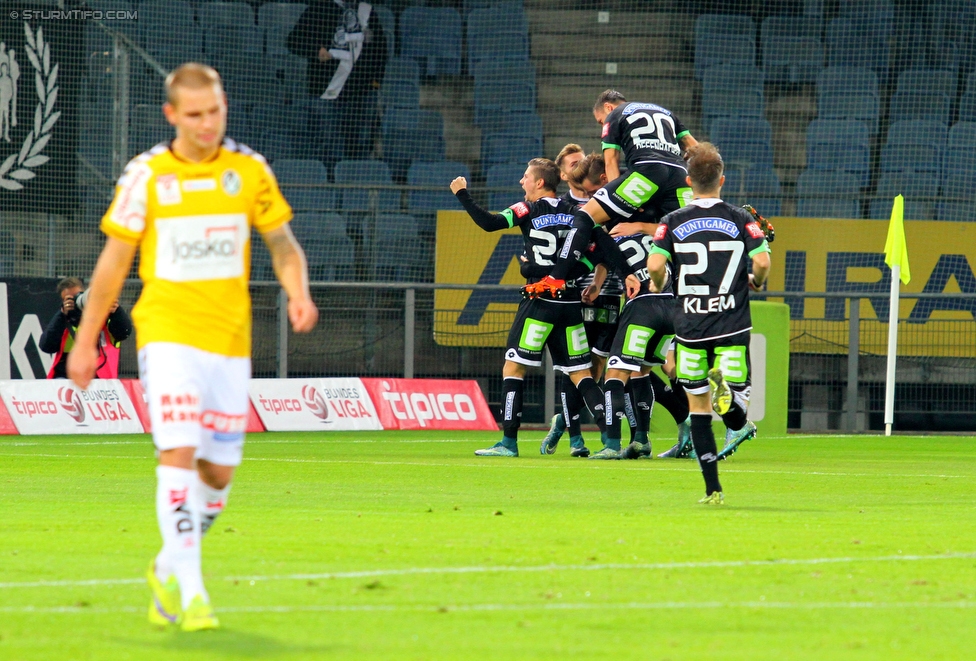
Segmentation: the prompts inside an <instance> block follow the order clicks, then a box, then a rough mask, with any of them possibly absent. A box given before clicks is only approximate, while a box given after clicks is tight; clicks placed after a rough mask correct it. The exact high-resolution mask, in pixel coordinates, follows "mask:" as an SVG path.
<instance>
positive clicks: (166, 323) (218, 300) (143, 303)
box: [101, 139, 292, 356]
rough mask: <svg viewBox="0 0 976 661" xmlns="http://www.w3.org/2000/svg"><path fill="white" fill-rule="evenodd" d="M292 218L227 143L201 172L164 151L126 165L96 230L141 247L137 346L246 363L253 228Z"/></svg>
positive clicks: (259, 160)
mask: <svg viewBox="0 0 976 661" xmlns="http://www.w3.org/2000/svg"><path fill="white" fill-rule="evenodd" d="M291 217H292V211H291V207H289V206H288V203H287V202H286V201H285V198H284V197H282V195H281V191H280V190H279V188H278V182H277V181H276V180H275V177H274V174H273V173H272V172H271V168H269V167H268V164H267V162H266V161H265V160H264V158H263V157H262V156H261V155H260V154H257V153H255V152H253V151H252V150H250V149H249V148H247V147H245V146H244V145H238V144H237V143H235V142H234V141H233V140H230V139H226V140H224V143H223V145H222V146H221V147H220V149H219V150H218V152H217V155H216V156H215V157H214V158H212V159H211V160H209V161H206V162H202V163H193V162H190V161H185V160H183V159H181V158H179V157H178V156H176V154H174V153H173V151H172V150H171V149H170V148H169V145H168V144H160V145H157V146H156V147H154V148H153V149H151V150H149V151H147V152H145V153H144V154H141V155H140V156H137V157H136V158H134V159H133V160H132V161H130V162H129V164H128V166H126V168H125V171H124V172H123V173H122V176H121V177H120V178H119V183H118V186H117V187H116V189H115V199H114V200H113V201H112V205H111V206H110V207H109V208H108V211H107V212H106V213H105V217H104V218H102V225H101V226H102V231H103V232H105V234H107V235H108V236H110V237H114V238H117V239H120V240H122V241H126V242H127V243H130V244H132V245H138V246H139V254H140V263H139V277H140V278H142V282H143V287H142V294H141V295H140V296H139V301H138V302H137V303H136V305H135V307H134V308H133V309H132V320H133V322H134V323H135V327H136V341H137V345H138V347H139V348H142V347H144V346H145V345H146V344H149V343H150V342H175V343H178V344H186V345H189V346H192V347H196V348H198V349H202V350H204V351H209V352H211V353H216V354H221V355H224V356H250V355H251V297H250V294H249V292H248V278H249V275H250V271H251V246H250V239H251V228H252V227H254V228H255V229H257V230H258V231H259V232H262V233H265V232H269V231H271V230H274V229H276V228H278V227H281V226H282V225H283V224H284V223H286V222H288V221H289V220H291Z"/></svg>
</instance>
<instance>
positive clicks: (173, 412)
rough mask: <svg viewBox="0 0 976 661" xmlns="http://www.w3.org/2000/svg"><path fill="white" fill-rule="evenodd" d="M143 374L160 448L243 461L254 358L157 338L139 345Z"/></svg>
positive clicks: (235, 463) (221, 460)
mask: <svg viewBox="0 0 976 661" xmlns="http://www.w3.org/2000/svg"><path fill="white" fill-rule="evenodd" d="M139 378H140V379H141V381H142V387H143V388H144V389H145V391H146V400H147V403H148V405H149V420H150V422H151V423H152V436H153V443H154V444H155V445H156V449H157V450H172V449H174V448H182V447H194V448H196V457H197V459H204V460H206V461H209V462H211V463H214V464H219V465H221V466H239V465H240V463H241V458H242V456H243V452H244V432H245V430H246V429H247V417H248V411H249V410H250V399H249V397H248V389H247V382H248V379H250V378H251V359H250V358H231V357H229V356H221V355H219V354H215V353H210V352H208V351H202V350H201V349H197V348H195V347H191V346H187V345H185V344H175V343H170V342H152V343H150V344H147V345H146V346H144V347H143V348H142V349H141V350H140V351H139Z"/></svg>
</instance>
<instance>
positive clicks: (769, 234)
mask: <svg viewBox="0 0 976 661" xmlns="http://www.w3.org/2000/svg"><path fill="white" fill-rule="evenodd" d="M742 208H743V209H745V210H746V211H748V212H749V215H751V216H752V217H753V218H755V219H756V223H758V225H759V229H761V230H762V232H763V234H764V235H765V236H766V241H768V242H769V243H772V242H773V240H774V239H775V238H776V228H774V227H773V224H772V223H771V222H769V221H768V220H766V219H765V218H763V217H762V216H761V215H759V212H758V211H756V209H755V207H753V206H752V205H751V204H743V205H742Z"/></svg>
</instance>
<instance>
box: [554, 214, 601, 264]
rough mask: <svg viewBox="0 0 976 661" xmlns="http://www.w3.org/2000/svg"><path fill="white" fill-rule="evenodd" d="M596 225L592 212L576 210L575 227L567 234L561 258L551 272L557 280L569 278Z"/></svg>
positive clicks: (560, 253)
mask: <svg viewBox="0 0 976 661" xmlns="http://www.w3.org/2000/svg"><path fill="white" fill-rule="evenodd" d="M594 225H595V223H594V222H593V219H592V218H591V217H590V214H588V213H586V212H585V211H583V210H582V209H577V210H576V213H574V214H573V229H571V230H570V231H569V234H568V235H567V236H566V241H565V242H564V243H563V249H562V250H561V251H560V252H559V259H558V260H556V265H555V266H554V267H552V271H550V272H549V275H550V276H552V277H553V278H556V279H557V280H566V279H568V278H569V273H570V271H571V270H572V268H573V266H575V265H576V263H577V262H578V261H579V258H580V257H582V256H583V253H584V252H586V246H588V245H589V244H590V236H591V235H592V234H593V227H594Z"/></svg>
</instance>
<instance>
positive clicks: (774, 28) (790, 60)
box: [760, 16, 824, 83]
mask: <svg viewBox="0 0 976 661" xmlns="http://www.w3.org/2000/svg"><path fill="white" fill-rule="evenodd" d="M760 43H761V45H762V61H763V71H764V72H765V74H766V80H768V81H769V82H773V83H812V82H814V81H816V80H817V76H818V75H819V73H820V71H821V70H822V69H823V67H824V49H823V43H822V42H821V40H820V20H819V19H815V18H808V17H798V16H770V17H768V18H766V20H764V21H763V24H762V39H761V41H760Z"/></svg>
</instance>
